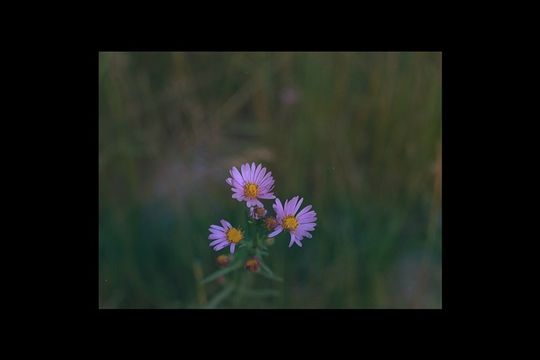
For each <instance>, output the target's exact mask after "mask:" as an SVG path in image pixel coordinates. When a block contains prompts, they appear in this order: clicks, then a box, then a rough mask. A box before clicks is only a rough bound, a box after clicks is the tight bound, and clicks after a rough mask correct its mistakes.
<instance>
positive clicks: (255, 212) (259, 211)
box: [249, 206, 268, 220]
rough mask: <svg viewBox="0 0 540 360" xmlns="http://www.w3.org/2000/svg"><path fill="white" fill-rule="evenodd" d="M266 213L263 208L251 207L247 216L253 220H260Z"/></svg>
mask: <svg viewBox="0 0 540 360" xmlns="http://www.w3.org/2000/svg"><path fill="white" fill-rule="evenodd" d="M267 212H268V211H266V209H265V208H264V207H259V206H253V207H250V208H249V216H250V217H251V218H252V219H255V220H259V219H262V218H263V217H265V216H266V213H267Z"/></svg>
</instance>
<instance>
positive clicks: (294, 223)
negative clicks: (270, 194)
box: [268, 196, 317, 247]
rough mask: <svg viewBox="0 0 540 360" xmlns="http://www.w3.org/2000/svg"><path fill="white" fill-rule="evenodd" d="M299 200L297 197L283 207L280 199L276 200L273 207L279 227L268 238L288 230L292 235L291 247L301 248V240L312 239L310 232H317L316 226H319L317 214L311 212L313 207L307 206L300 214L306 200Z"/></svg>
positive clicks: (286, 201)
mask: <svg viewBox="0 0 540 360" xmlns="http://www.w3.org/2000/svg"><path fill="white" fill-rule="evenodd" d="M298 199H299V196H295V197H293V198H292V199H291V200H290V201H289V200H285V204H283V205H282V204H281V201H280V200H279V199H276V202H275V203H274V205H273V207H274V211H275V212H276V221H277V222H278V225H277V226H276V228H275V230H274V231H273V232H272V233H271V234H269V235H268V237H274V236H276V235H277V234H279V233H280V232H282V231H283V230H287V231H289V233H290V234H291V241H290V242H289V247H291V246H292V245H293V244H296V245H298V246H300V247H301V246H302V243H301V240H302V239H303V238H304V237H307V238H311V234H310V233H309V232H310V231H313V230H315V226H316V225H317V223H316V222H315V221H316V220H317V213H316V212H315V211H313V210H311V211H310V209H311V205H308V206H306V207H305V208H303V209H302V210H301V211H300V212H298V209H300V205H302V202H303V201H304V198H300V200H298ZM297 212H298V214H297Z"/></svg>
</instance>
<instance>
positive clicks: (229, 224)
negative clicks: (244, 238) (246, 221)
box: [220, 219, 232, 230]
mask: <svg viewBox="0 0 540 360" xmlns="http://www.w3.org/2000/svg"><path fill="white" fill-rule="evenodd" d="M220 222H221V225H223V228H224V229H225V230H228V229H230V228H232V225H231V223H230V222H228V221H227V220H223V219H221V220H220Z"/></svg>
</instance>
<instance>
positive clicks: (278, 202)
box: [274, 198, 283, 216]
mask: <svg viewBox="0 0 540 360" xmlns="http://www.w3.org/2000/svg"><path fill="white" fill-rule="evenodd" d="M274 210H275V211H276V214H277V215H279V216H283V205H282V204H281V200H279V198H276V202H275V203H274Z"/></svg>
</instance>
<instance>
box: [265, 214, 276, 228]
mask: <svg viewBox="0 0 540 360" xmlns="http://www.w3.org/2000/svg"><path fill="white" fill-rule="evenodd" d="M264 224H265V225H266V229H267V230H268V231H272V230H274V229H275V228H276V226H278V222H277V220H276V219H275V218H274V217H272V216H269V217H267V218H266V219H264Z"/></svg>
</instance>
